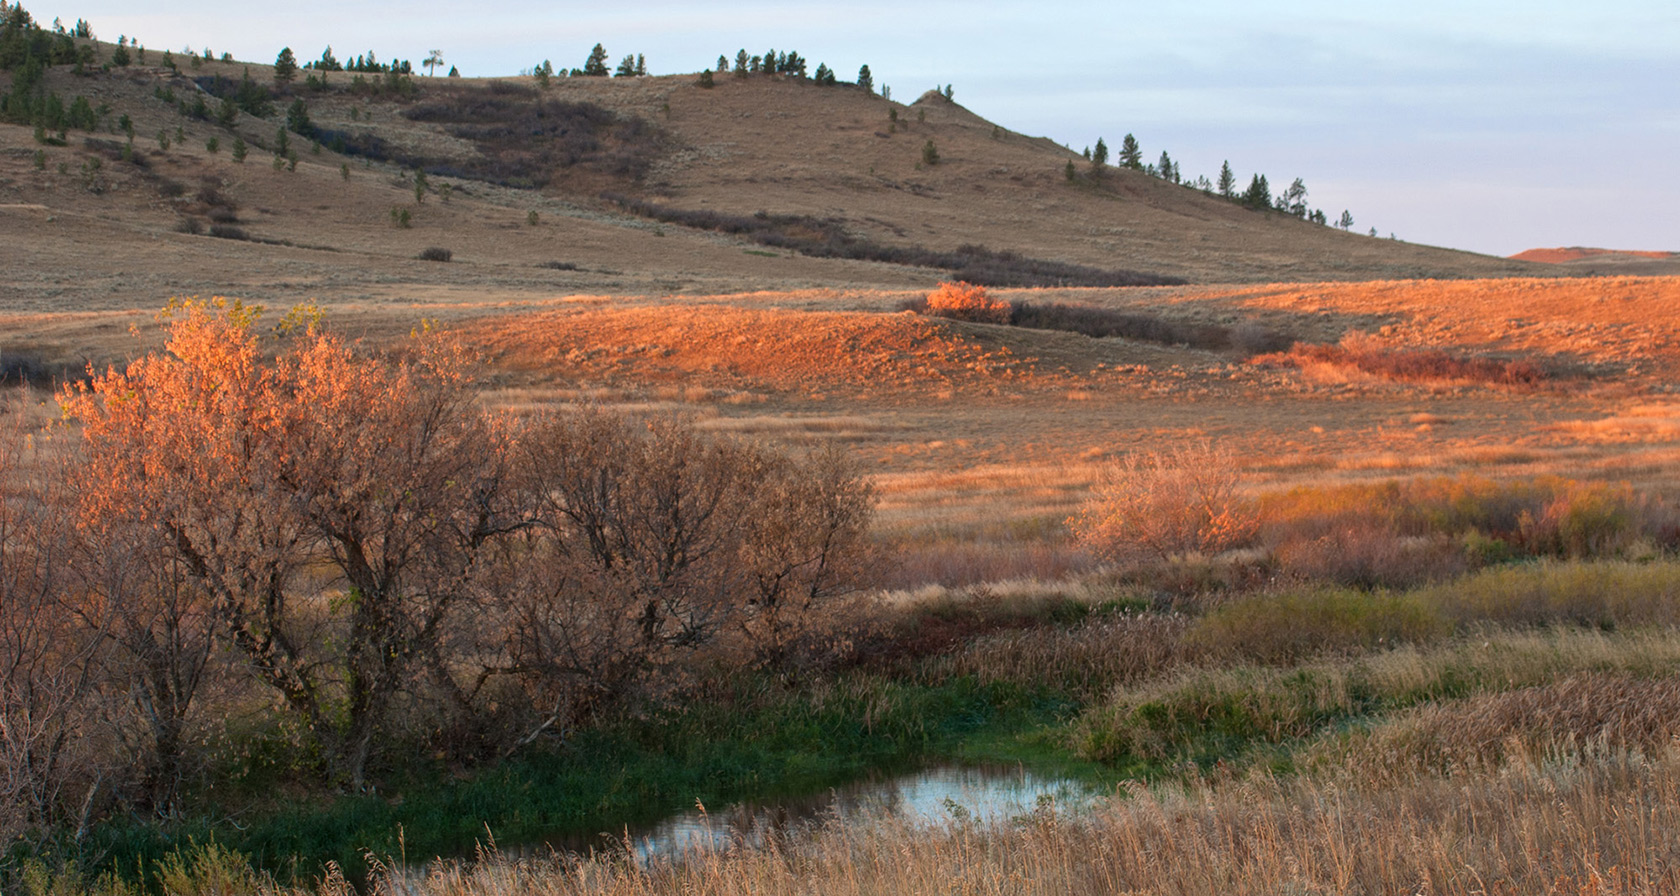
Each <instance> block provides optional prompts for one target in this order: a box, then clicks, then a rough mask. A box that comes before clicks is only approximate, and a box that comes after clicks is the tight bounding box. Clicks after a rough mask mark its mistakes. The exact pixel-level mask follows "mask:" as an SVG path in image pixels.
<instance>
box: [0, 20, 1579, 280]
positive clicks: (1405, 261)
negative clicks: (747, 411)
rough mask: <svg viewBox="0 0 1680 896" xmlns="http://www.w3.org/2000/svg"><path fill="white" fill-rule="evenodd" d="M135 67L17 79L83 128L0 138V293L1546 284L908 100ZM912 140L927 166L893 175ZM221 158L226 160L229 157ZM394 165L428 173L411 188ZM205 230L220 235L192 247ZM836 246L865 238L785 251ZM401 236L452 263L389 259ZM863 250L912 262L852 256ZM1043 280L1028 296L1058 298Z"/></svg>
mask: <svg viewBox="0 0 1680 896" xmlns="http://www.w3.org/2000/svg"><path fill="white" fill-rule="evenodd" d="M113 49H114V48H113V47H111V46H110V45H108V44H99V45H97V48H96V50H95V55H96V57H97V58H99V59H106V58H108V57H109V56H110V54H111V51H112V50H113ZM161 61H162V59H161V54H159V53H157V52H156V51H153V52H152V53H150V54H149V55H148V57H147V59H146V63H145V64H141V63H139V62H138V61H135V62H133V63H131V64H130V65H128V66H126V67H121V68H112V69H110V70H109V71H101V70H99V69H98V68H95V67H91V66H90V67H87V68H86V69H85V71H84V73H82V74H77V73H75V72H74V71H73V69H72V67H71V66H68V65H63V66H56V67H53V68H51V69H49V70H48V71H47V72H46V74H45V77H44V80H43V84H44V87H45V89H46V90H48V91H50V92H53V93H56V94H58V95H60V96H62V97H63V98H64V101H65V102H66V103H69V102H70V101H71V100H72V98H74V97H78V96H85V97H86V98H87V99H88V100H89V102H90V104H91V105H92V106H93V107H94V108H95V109H96V110H97V122H98V123H97V125H96V127H95V129H94V130H93V131H91V132H89V131H82V130H76V129H70V130H68V131H66V132H65V133H64V135H63V139H62V141H60V140H59V139H57V136H58V135H56V134H46V135H44V136H45V137H46V138H47V140H46V142H42V140H41V139H40V138H39V137H38V136H37V135H36V134H35V133H34V129H33V128H31V127H29V126H26V125H21V124H8V125H0V206H4V208H5V214H3V215H0V238H3V239H5V240H6V242H7V244H8V245H10V246H13V247H15V250H16V251H17V252H18V253H19V256H18V257H20V258H22V259H23V260H24V263H23V264H21V265H18V266H16V267H15V268H14V276H12V277H11V278H8V282H7V283H6V284H5V285H4V287H3V289H4V293H3V294H0V303H3V304H4V306H5V307H8V308H12V309H23V308H27V309H30V310H71V309H89V308H116V307H152V306H155V305H156V304H157V303H158V301H159V300H160V298H162V297H165V296H168V295H171V294H180V293H185V294H192V293H211V292H232V293H239V294H241V295H245V296H247V297H250V298H255V299H267V300H271V301H273V300H278V299H282V298H284V297H287V296H293V297H295V296H298V295H300V294H302V295H312V296H320V297H323V298H327V297H331V298H335V299H362V298H371V299H380V300H390V299H401V300H411V299H422V300H440V301H447V300H449V299H451V298H459V297H463V296H465V295H471V296H473V297H475V298H482V297H485V296H501V297H504V298H507V299H523V298H530V297H534V296H546V295H551V294H553V293H555V292H557V291H603V292H722V291H730V290H737V289H742V288H746V289H788V288H802V287H811V286H862V287H879V286H908V287H925V286H930V285H932V283H934V282H936V281H937V280H939V279H941V278H949V277H951V276H953V271H952V270H951V269H950V268H949V267H944V268H942V267H938V266H937V265H938V264H940V262H939V259H938V258H937V257H935V256H934V255H930V254H929V253H949V252H951V251H952V250H955V249H957V248H959V247H962V246H965V245H968V246H981V247H985V249H987V250H990V251H991V252H992V253H1002V252H1007V253H1014V254H1015V255H1018V256H1021V257H1023V258H1024V259H1027V260H1031V261H1033V262H1042V263H1045V264H1048V265H1052V266H1055V265H1060V266H1063V267H1067V266H1081V267H1085V268H1092V269H1096V270H1099V271H1123V272H1137V273H1140V274H1142V275H1147V276H1156V277H1165V278H1181V279H1187V280H1190V281H1196V282H1252V281H1261V282H1270V281H1322V280H1351V279H1370V278H1413V277H1464V276H1501V275H1509V274H1515V273H1529V274H1533V275H1541V276H1550V275H1555V274H1557V273H1559V272H1560V270H1559V268H1557V267H1554V266H1548V265H1538V264H1529V263H1524V262H1520V261H1512V260H1505V259H1494V258H1489V257H1485V256H1478V255H1473V254H1469V253H1463V252H1455V251H1447V250H1440V249H1432V248H1428V247H1421V246H1414V245H1410V244H1406V243H1401V242H1396V241H1391V240H1383V239H1372V238H1369V237H1364V236H1360V235H1358V234H1348V233H1342V232H1340V231H1337V230H1335V229H1334V228H1328V227H1322V226H1317V225H1313V224H1309V223H1306V222H1303V221H1300V220H1297V219H1294V218H1291V217H1288V216H1284V215H1278V214H1273V213H1265V212H1253V211H1248V210H1245V209H1242V208H1239V207H1237V206H1235V205H1233V204H1230V203H1227V202H1225V201H1223V200H1220V199H1217V198H1210V197H1208V196H1205V195H1203V194H1201V193H1200V192H1197V191H1195V190H1192V189H1189V188H1186V187H1180V186H1176V185H1173V184H1169V183H1166V182H1164V181H1161V180H1159V179H1157V178H1153V177H1149V176H1147V175H1145V174H1143V173H1140V172H1131V171H1121V170H1117V169H1113V168H1110V169H1109V170H1108V171H1107V172H1106V173H1105V174H1103V175H1100V176H1093V175H1092V174H1091V173H1090V172H1089V166H1088V164H1087V163H1085V162H1084V161H1083V160H1078V161H1077V164H1076V169H1077V170H1078V175H1077V176H1076V177H1075V178H1074V179H1073V180H1071V181H1070V180H1068V179H1067V178H1066V176H1065V166H1066V164H1067V162H1068V161H1069V160H1070V159H1078V157H1077V155H1076V154H1073V153H1070V152H1069V151H1068V150H1066V149H1063V148H1061V147H1058V146H1055V145H1054V144H1051V143H1049V142H1048V141H1046V140H1043V139H1034V138H1028V137H1025V136H1021V135H1018V134H1014V133H1012V132H1010V131H1008V130H1007V129H1006V128H1003V127H1000V126H997V125H994V124H992V123H989V122H986V121H984V120H982V119H980V118H978V117H977V116H974V115H973V114H971V113H969V112H968V111H966V110H965V109H963V108H962V107H961V106H959V105H957V104H955V103H952V102H950V101H949V100H946V99H945V98H944V97H941V96H938V95H936V94H930V95H929V96H927V97H925V98H923V99H921V100H918V101H917V102H915V103H913V104H911V105H909V106H905V105H901V104H897V103H893V102H889V101H887V100H885V99H882V98H880V97H878V96H873V95H869V94H866V93H864V92H862V91H859V90H857V89H855V88H849V87H845V86H836V87H819V86H816V85H814V84H812V83H810V82H807V81H797V80H791V79H787V78H782V77H768V76H754V77H749V78H744V79H737V78H734V77H732V76H731V77H724V78H719V79H718V82H717V86H716V87H715V88H713V89H709V90H708V89H703V88H701V87H699V86H697V84H696V83H695V81H694V79H693V78H692V77H689V76H666V77H645V78H627V79H617V78H571V79H555V80H553V81H552V82H551V83H550V85H549V86H548V87H546V88H539V87H537V86H536V85H535V84H534V82H532V80H531V79H528V78H524V79H521V78H511V79H496V80H491V79H482V80H481V79H459V78H453V79H452V78H422V77H413V78H403V79H400V80H395V81H393V80H390V79H387V78H385V77H384V76H379V75H367V76H356V75H352V74H351V73H347V72H335V73H332V74H330V75H329V76H328V82H327V84H326V85H325V87H324V89H310V88H306V87H304V86H303V85H302V83H300V81H294V82H292V84H291V85H289V86H287V87H285V88H283V89H281V88H275V87H274V86H273V81H272V69H271V67H269V66H264V65H246V64H244V63H237V62H220V61H203V60H200V61H199V62H198V64H197V65H196V66H189V65H188V64H187V62H186V59H185V57H183V58H181V59H175V60H172V61H173V62H174V63H175V67H174V68H169V67H165V66H163V65H161V64H160V63H161ZM247 72H249V74H250V77H251V78H252V80H253V82H254V83H255V84H256V85H259V86H261V87H263V88H265V89H268V90H269V92H270V95H269V97H268V98H267V105H268V110H267V111H268V112H269V113H270V114H269V116H268V117H258V116H254V115H251V114H248V113H246V112H238V113H237V114H234V115H232V116H230V117H229V119H228V121H230V126H226V127H224V126H223V125H222V123H221V121H220V120H219V116H218V112H219V108H220V104H221V99H220V98H218V96H217V95H216V94H218V93H220V94H227V95H231V94H232V93H233V92H234V91H235V90H236V88H237V85H238V84H239V82H240V80H241V79H242V77H243V76H244V75H245V74H246V73H247ZM6 77H9V76H0V79H4V78H6ZM358 77H360V79H361V82H362V83H360V84H358V83H357V79H358ZM300 80H301V79H300ZM0 83H4V81H3V80H0ZM398 84H400V85H401V86H394V85H398ZM201 99H202V100H204V101H205V102H204V105H203V106H202V107H200V106H199V105H198V104H199V101H200V100H201ZM297 101H301V102H302V104H303V108H304V109H305V110H306V113H307V116H308V119H309V123H310V132H311V133H312V134H313V136H314V137H315V138H316V141H315V142H312V141H311V140H310V139H309V138H308V137H305V136H302V135H300V134H298V133H295V132H294V133H291V134H290V136H289V137H288V138H287V139H288V142H289V143H290V144H291V146H290V151H291V153H292V154H295V156H296V159H295V165H294V164H293V163H292V161H291V160H290V159H283V161H282V164H280V165H278V166H276V165H274V164H272V162H273V159H274V158H275V155H274V150H276V149H277V148H278V147H277V145H276V144H277V140H278V139H279V132H280V130H281V129H282V127H283V125H284V124H285V123H286V122H287V112H288V110H289V108H290V107H291V106H292V104H293V103H294V102H297ZM895 113H896V117H897V121H896V123H895V122H893V121H891V120H890V116H892V115H893V114H895ZM201 116H202V117H201ZM125 122H126V123H127V125H128V126H127V127H126V128H125V127H124V123H125ZM212 141H214V144H215V145H216V148H217V151H214V152H212V151H211V150H210V149H209V148H208V147H209V146H210V145H211V144H212ZM928 141H932V142H933V143H934V145H935V146H936V147H937V152H938V155H939V161H938V163H937V164H933V165H928V164H924V162H923V156H922V153H923V149H924V147H925V146H926V144H927V143H928ZM60 142H62V143H63V144H64V145H55V144H58V143H60ZM236 142H242V143H243V144H245V146H246V147H247V150H248V153H249V154H248V157H247V158H246V159H245V161H243V162H242V163H241V162H236V161H235V160H234V159H233V150H234V145H235V144H236ZM335 149H337V150H342V151H335ZM416 168H424V169H425V170H427V171H428V172H429V173H428V175H427V185H426V189H425V190H424V191H422V193H421V194H420V195H418V196H417V194H416V192H415V188H414V187H415V185H414V180H413V171H414V170H416ZM603 194H612V195H616V196H620V197H625V198H628V199H634V200H637V201H641V202H648V203H652V204H654V205H656V206H658V207H659V208H661V209H664V210H667V211H671V212H682V213H687V212H709V213H713V214H715V215H721V216H725V217H733V218H748V219H753V218H754V217H755V216H757V215H758V213H759V212H764V213H766V215H765V216H764V218H761V219H759V220H768V221H769V222H770V224H769V225H767V227H768V229H770V230H772V231H774V232H775V236H776V237H777V240H773V241H772V242H773V244H772V245H765V244H764V242H763V241H762V240H755V239H754V238H752V237H751V236H749V235H742V234H738V233H720V232H716V230H715V229H709V228H699V229H696V228H690V227H685V226H683V225H682V224H680V223H671V222H669V221H667V222H660V221H653V220H649V219H647V218H645V217H638V216H636V215H632V214H628V213H626V212H625V211H624V210H623V207H622V206H621V205H620V204H618V203H612V202H607V201H604V200H603V199H602V196H603ZM404 211H406V212H407V214H408V216H407V218H406V224H405V223H404V220H405V219H402V218H400V217H399V216H400V215H401V213H402V212H404ZM533 212H535V213H536V216H535V218H533V217H532V214H531V213H533ZM218 223H219V224H222V225H223V226H222V227H221V228H219V229H216V230H215V232H217V233H220V234H221V235H222V236H224V237H231V238H232V239H227V238H224V239H216V238H214V237H213V236H212V235H211V233H212V230H213V228H212V225H214V224H218ZM240 237H243V239H240ZM837 239H840V240H845V241H846V242H847V243H848V244H850V245H853V246H859V245H861V246H864V247H865V248H866V249H868V251H866V252H863V253H861V256H860V257H861V259H862V260H845V259H839V258H813V257H809V255H808V254H802V253H801V252H800V251H796V250H797V249H799V248H800V247H802V246H804V247H807V248H808V247H809V245H811V244H814V243H821V242H823V241H825V240H826V241H833V240H837ZM431 247H439V248H445V249H448V250H450V252H451V253H452V258H453V263H452V264H450V265H437V264H423V263H419V262H417V261H416V257H417V256H418V255H419V254H420V253H421V251H422V250H424V249H427V248H431ZM877 250H879V251H877ZM872 253H873V254H872ZM883 253H884V254H883ZM852 254H854V255H860V253H857V252H853V253H852ZM888 257H890V258H891V259H893V260H896V261H898V262H904V261H909V262H912V263H909V264H906V263H886V262H883V261H880V260H869V259H876V258H888ZM929 265H934V266H929ZM1052 269H1055V268H1052ZM1058 276H1059V275H1051V277H1050V280H1049V281H1047V282H1067V281H1063V280H1060V279H1057V278H1058ZM1076 282H1077V281H1076ZM1092 282H1094V283H1095V282H1102V283H1119V282H1133V281H1129V280H1128V281H1113V280H1105V281H1092Z"/></svg>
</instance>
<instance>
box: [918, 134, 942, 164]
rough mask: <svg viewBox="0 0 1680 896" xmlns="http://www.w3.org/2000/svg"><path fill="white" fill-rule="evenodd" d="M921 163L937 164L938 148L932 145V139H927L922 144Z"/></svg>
mask: <svg viewBox="0 0 1680 896" xmlns="http://www.w3.org/2000/svg"><path fill="white" fill-rule="evenodd" d="M922 164H923V165H937V164H939V150H938V148H936V147H935V146H934V145H933V140H931V139H929V140H928V142H926V143H924V144H922Z"/></svg>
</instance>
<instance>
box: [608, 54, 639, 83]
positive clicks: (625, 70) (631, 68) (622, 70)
mask: <svg viewBox="0 0 1680 896" xmlns="http://www.w3.org/2000/svg"><path fill="white" fill-rule="evenodd" d="M635 76H636V55H635V54H634V53H630V54H627V55H625V57H624V58H623V59H620V60H619V61H618V70H617V71H615V72H613V77H615V78H634V77H635Z"/></svg>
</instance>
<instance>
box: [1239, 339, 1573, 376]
mask: <svg viewBox="0 0 1680 896" xmlns="http://www.w3.org/2000/svg"><path fill="white" fill-rule="evenodd" d="M1252 363H1255V364H1259V365H1262V366H1272V367H1297V368H1304V367H1311V366H1318V365H1322V366H1328V367H1351V368H1353V369H1355V370H1359V371H1362V372H1364V373H1368V374H1372V375H1374V376H1380V377H1385V378H1388V379H1394V380H1404V381H1409V382H1424V381H1442V380H1444V381H1449V382H1472V383H1491V384H1495V385H1502V386H1532V385H1535V384H1537V383H1539V382H1541V381H1542V380H1544V379H1546V372H1545V371H1544V370H1542V369H1541V368H1540V367H1539V365H1537V364H1535V363H1534V362H1532V361H1527V360H1511V361H1502V360H1499V359H1497V358H1465V357H1460V356H1458V355H1453V354H1449V353H1447V352H1444V351H1441V350H1440V349H1414V348H1394V347H1390V346H1384V345H1380V344H1378V343H1377V342H1376V341H1375V340H1373V339H1372V338H1370V337H1369V336H1366V335H1365V334H1363V333H1352V334H1349V335H1348V336H1347V337H1346V338H1344V339H1343V340H1342V341H1341V342H1340V343H1338V344H1336V345H1326V344H1323V343H1306V342H1297V343H1295V346H1294V348H1291V349H1290V350H1289V351H1287V352H1276V353H1273V354H1268V355H1259V356H1257V357H1255V358H1253V359H1252Z"/></svg>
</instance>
